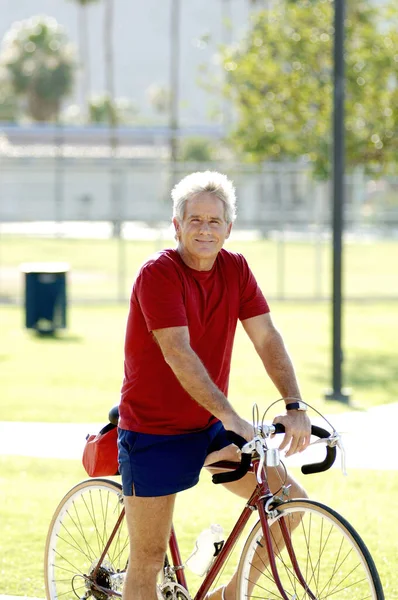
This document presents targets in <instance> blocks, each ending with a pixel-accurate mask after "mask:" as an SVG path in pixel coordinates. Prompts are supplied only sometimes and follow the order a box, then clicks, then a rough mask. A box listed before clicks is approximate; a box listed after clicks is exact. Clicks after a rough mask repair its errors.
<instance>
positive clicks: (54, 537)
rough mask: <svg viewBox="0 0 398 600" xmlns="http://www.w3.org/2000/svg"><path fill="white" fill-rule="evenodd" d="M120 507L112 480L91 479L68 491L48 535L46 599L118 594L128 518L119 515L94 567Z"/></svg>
mask: <svg viewBox="0 0 398 600" xmlns="http://www.w3.org/2000/svg"><path fill="white" fill-rule="evenodd" d="M122 510H123V503H122V488H121V485H120V484H119V483H117V482H115V481H111V480H108V479H89V480H87V481H83V482H82V483H79V484H78V485H76V486H75V487H73V488H72V489H71V490H70V491H69V492H68V493H67V494H66V496H65V497H64V498H63V499H62V501H61V502H60V504H59V506H58V508H57V509H56V511H55V514H54V516H53V519H52V521H51V524H50V529H49V532H48V535H47V541H46V550H45V585H46V596H47V600H61V599H62V600H64V599H68V600H69V599H71V600H72V599H73V598H93V599H95V600H105V599H106V598H107V597H108V595H109V594H110V593H111V592H112V591H115V592H119V593H120V592H121V589H122V586H123V581H124V575H125V571H126V568H127V562H128V555H129V542H128V532H127V526H126V519H124V518H122V520H121V522H120V525H119V527H118V528H117V531H116V532H115V536H114V538H113V540H112V543H111V545H110V547H109V549H108V552H107V554H106V556H105V558H104V560H103V561H102V563H101V565H100V567H99V568H98V569H96V567H97V564H98V560H99V559H100V557H101V555H102V553H103V550H104V548H105V544H106V543H107V541H108V539H109V537H110V535H111V533H112V531H113V530H114V528H115V525H116V523H117V521H118V519H119V517H120V514H121V512H122ZM97 585H98V586H101V588H103V589H104V590H105V591H103V592H101V591H99V589H98V587H97Z"/></svg>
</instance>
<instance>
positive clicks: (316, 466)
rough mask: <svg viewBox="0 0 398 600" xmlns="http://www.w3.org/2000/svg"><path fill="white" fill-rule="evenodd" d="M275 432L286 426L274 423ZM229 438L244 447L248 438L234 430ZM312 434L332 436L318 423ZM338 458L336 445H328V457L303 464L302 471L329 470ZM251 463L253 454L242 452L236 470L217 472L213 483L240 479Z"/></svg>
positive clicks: (309, 473)
mask: <svg viewBox="0 0 398 600" xmlns="http://www.w3.org/2000/svg"><path fill="white" fill-rule="evenodd" d="M274 426H275V433H284V432H285V427H284V425H282V423H274ZM226 434H227V437H228V439H229V440H230V441H231V443H233V444H235V445H236V446H238V448H242V447H243V446H244V445H245V444H246V440H245V439H244V438H243V437H241V436H240V435H238V434H236V433H235V432H233V431H227V432H226ZM311 435H315V436H316V437H318V438H321V439H324V438H328V437H329V436H330V433H329V432H328V431H326V429H323V428H322V427H318V425H312V426H311ZM335 459H336V447H335V446H334V447H331V446H327V447H326V457H325V459H324V460H323V461H321V462H319V463H312V464H309V465H303V466H302V467H301V472H302V473H303V474H304V475H311V474H313V473H321V472H322V471H327V470H328V469H330V467H331V466H332V465H333V463H334V461H335ZM250 464H251V455H250V454H242V457H241V464H240V465H239V467H238V468H237V469H235V471H230V472H227V473H216V474H215V475H213V477H212V481H213V483H229V482H231V481H238V479H241V478H242V477H244V476H245V475H246V473H247V472H248V470H249V469H250Z"/></svg>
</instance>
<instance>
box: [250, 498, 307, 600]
mask: <svg viewBox="0 0 398 600" xmlns="http://www.w3.org/2000/svg"><path fill="white" fill-rule="evenodd" d="M259 516H260V521H261V525H262V530H263V533H264V538H265V544H266V549H267V553H268V558H269V562H270V567H271V572H272V575H273V578H274V581H275V584H276V586H277V588H278V590H279V592H280V594H281V597H282V598H283V600H297V595H296V594H294V595H293V596H287V594H286V592H285V590H284V589H283V584H282V582H281V579H280V577H279V573H278V568H277V566H276V560H275V552H274V548H273V545H272V538H271V530H270V525H269V515H268V514H267V512H266V508H265V507H264V505H262V506H260V507H259ZM278 525H279V527H280V530H281V533H282V538H283V541H284V544H285V546H286V550H287V552H288V554H289V558H290V560H291V563H292V566H293V569H294V573H295V575H296V577H297V580H298V581H299V583H300V585H301V586H302V587H303V589H304V590H305V592H306V593H307V594H308V597H309V598H310V599H311V600H317V597H316V596H315V595H314V594H313V592H312V591H311V589H310V588H309V586H308V585H307V583H306V581H305V579H304V577H303V574H302V573H301V570H300V567H299V564H298V561H297V558H296V555H295V552H294V548H293V543H292V538H291V535H290V532H289V528H288V527H287V525H286V522H285V518H284V517H281V518H280V519H279V520H278Z"/></svg>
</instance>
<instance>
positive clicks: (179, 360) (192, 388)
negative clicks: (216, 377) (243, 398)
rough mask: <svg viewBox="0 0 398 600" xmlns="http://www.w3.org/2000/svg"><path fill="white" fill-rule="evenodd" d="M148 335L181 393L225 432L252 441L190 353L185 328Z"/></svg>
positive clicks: (250, 431) (248, 429) (247, 429)
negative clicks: (175, 380) (179, 386)
mask: <svg viewBox="0 0 398 600" xmlns="http://www.w3.org/2000/svg"><path fill="white" fill-rule="evenodd" d="M152 333H153V335H154V337H155V340H156V341H157V343H158V344H159V346H160V349H161V351H162V353H163V356H164V359H165V361H166V363H167V364H168V365H169V367H170V368H171V370H172V371H173V373H174V375H175V376H176V377H177V379H178V381H179V382H180V384H181V385H182V387H183V388H184V390H185V391H186V392H188V394H189V395H190V396H191V397H192V398H193V399H194V400H196V402H198V404H200V405H201V406H203V407H204V408H206V409H207V410H208V411H209V412H210V413H211V414H213V415H214V416H215V417H217V418H218V419H220V421H221V422H222V423H223V425H224V427H225V429H227V430H232V431H235V433H238V434H239V435H241V436H242V437H244V438H245V439H247V440H250V439H252V437H253V428H252V427H251V426H250V425H249V424H248V423H247V421H245V420H244V419H242V418H241V417H239V415H238V414H237V413H236V412H235V410H234V409H233V407H232V406H231V404H230V403H229V401H228V399H227V398H226V396H225V395H224V394H223V393H222V391H221V390H220V389H219V388H218V387H217V386H216V385H215V383H214V382H213V381H212V379H211V377H210V375H209V374H208V372H207V370H206V368H205V366H204V365H203V363H202V361H201V360H200V358H199V357H198V355H197V354H196V352H194V351H193V349H192V347H191V344H190V340H189V330H188V327H167V328H165V329H156V330H153V331H152Z"/></svg>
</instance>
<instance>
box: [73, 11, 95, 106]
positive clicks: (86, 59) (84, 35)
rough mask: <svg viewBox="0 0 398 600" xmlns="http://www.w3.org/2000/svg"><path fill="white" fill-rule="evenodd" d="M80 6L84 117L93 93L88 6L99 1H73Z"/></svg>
mask: <svg viewBox="0 0 398 600" xmlns="http://www.w3.org/2000/svg"><path fill="white" fill-rule="evenodd" d="M71 1H72V2H75V4H77V5H78V7H79V10H78V31H79V50H80V69H81V94H82V104H83V106H84V116H85V113H86V111H87V107H88V103H89V95H90V93H91V76H90V73H91V70H90V45H89V30H88V25H87V6H88V5H89V4H93V3H97V2H98V0H71Z"/></svg>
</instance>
